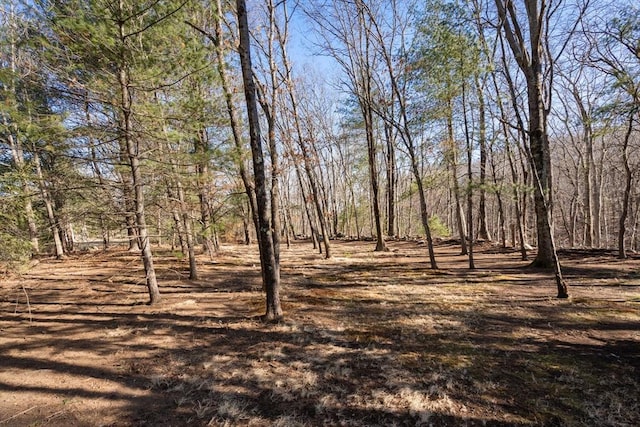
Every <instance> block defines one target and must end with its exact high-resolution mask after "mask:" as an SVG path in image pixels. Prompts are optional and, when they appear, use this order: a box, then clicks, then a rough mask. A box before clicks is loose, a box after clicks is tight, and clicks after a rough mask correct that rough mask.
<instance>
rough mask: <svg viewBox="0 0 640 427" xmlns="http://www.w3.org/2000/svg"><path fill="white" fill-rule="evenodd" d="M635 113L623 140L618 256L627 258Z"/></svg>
mask: <svg viewBox="0 0 640 427" xmlns="http://www.w3.org/2000/svg"><path fill="white" fill-rule="evenodd" d="M633 120H634V113H631V114H629V125H628V126H627V131H626V132H625V135H624V139H623V141H622V166H623V167H624V183H625V185H624V194H623V196H622V212H621V213H620V218H619V219H618V258H620V259H625V258H627V247H626V243H625V237H626V233H627V218H628V216H629V201H630V198H631V191H632V185H633V173H632V171H631V167H630V166H629V139H630V138H631V133H632V131H633Z"/></svg>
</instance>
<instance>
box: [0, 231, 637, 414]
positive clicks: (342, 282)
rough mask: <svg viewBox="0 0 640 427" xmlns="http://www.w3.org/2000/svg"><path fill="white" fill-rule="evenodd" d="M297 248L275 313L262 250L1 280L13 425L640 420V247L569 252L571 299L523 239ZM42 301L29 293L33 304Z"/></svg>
mask: <svg viewBox="0 0 640 427" xmlns="http://www.w3.org/2000/svg"><path fill="white" fill-rule="evenodd" d="M332 244H333V253H334V257H333V258H331V259H329V260H325V259H324V258H323V257H322V255H318V254H315V253H312V249H311V245H310V243H309V242H300V241H297V242H293V244H292V246H291V248H289V249H285V248H284V247H283V249H282V284H283V289H282V302H283V308H284V311H285V320H284V321H283V322H281V323H278V324H265V323H262V322H261V321H259V320H258V317H259V315H260V314H262V313H263V312H264V296H263V294H262V290H261V278H260V267H259V261H258V257H257V247H256V246H249V247H247V246H244V245H224V246H223V247H222V251H221V252H220V253H219V254H218V255H217V257H216V258H215V259H214V260H209V258H207V257H205V256H204V255H200V256H199V258H198V261H199V263H198V268H199V275H200V280H197V281H190V280H188V265H187V262H186V261H185V260H181V259H180V258H179V257H176V254H175V253H173V252H171V251H170V250H169V249H165V250H156V253H155V256H156V267H157V274H158V278H159V283H160V286H161V288H160V290H161V293H162V302H161V303H160V304H159V305H154V306H148V305H146V304H144V302H145V301H146V298H147V290H146V287H145V285H144V271H143V269H142V265H141V262H140V259H139V255H138V254H137V253H131V252H126V251H124V250H122V248H119V249H117V248H114V249H111V250H109V251H106V252H102V251H92V252H86V253H81V254H77V255H73V256H71V257H69V258H67V259H65V260H62V261H57V260H54V259H42V260H41V261H40V262H39V263H38V264H37V265H35V266H33V267H32V268H31V269H30V270H29V271H28V272H25V273H24V274H22V275H20V276H15V277H8V278H5V279H3V280H2V282H1V283H2V284H1V285H0V303H1V307H2V308H1V310H0V315H1V318H0V355H1V360H2V362H1V369H0V426H181V425H194V426H199V425H203V426H204V425H214V426H217V425H228V426H231V425H233V426H242V425H246V426H278V425H279V426H296V425H300V426H303V425H308V426H316V425H345V426H373V425H385V426H387V425H434V426H445V425H454V426H455V425H490V426H491V425H494V426H495V425H505V426H506V425H509V426H512V425H523V426H524V425H568V426H571V425H600V426H607V425H608V426H632V425H640V399H639V397H640V395H639V390H640V257H639V256H637V255H634V256H632V257H631V258H630V259H627V260H624V261H623V260H618V259H616V258H615V257H614V253H613V252H607V251H587V250H582V251H579V250H572V251H561V252H560V259H561V262H562V265H563V267H564V273H565V277H566V279H567V281H568V284H569V292H570V295H571V298H570V299H568V300H559V299H556V298H554V296H555V285H554V282H553V278H552V276H551V274H550V273H549V272H545V271H537V270H531V269H527V268H525V266H526V265H527V262H526V261H521V260H520V259H519V253H517V252H516V251H511V250H502V249H500V248H498V247H496V246H493V245H490V244H484V245H481V246H478V247H476V266H477V267H478V268H477V269H476V270H474V271H471V270H469V269H468V268H467V258H466V257H464V256H460V255H459V247H458V246H455V245H454V244H452V243H451V242H441V243H439V244H438V245H437V246H436V254H437V256H438V262H439V266H440V268H441V269H440V270H437V271H434V270H431V269H429V268H428V265H429V264H428V257H427V251H426V247H425V245H421V244H419V243H418V242H410V241H390V242H388V245H389V248H390V249H391V251H389V252H373V251H372V249H373V245H374V243H372V242H355V241H334V242H332ZM26 296H28V298H29V299H28V303H27V300H26Z"/></svg>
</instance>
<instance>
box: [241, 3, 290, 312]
mask: <svg viewBox="0 0 640 427" xmlns="http://www.w3.org/2000/svg"><path fill="white" fill-rule="evenodd" d="M236 11H237V14H238V32H239V35H240V43H239V46H238V53H239V55H240V63H241V67H242V81H243V83H244V95H245V99H246V103H247V116H248V120H249V138H250V143H251V154H252V160H253V172H254V179H255V191H256V202H257V213H258V229H257V230H256V231H257V233H258V235H259V236H260V238H259V239H258V240H259V241H258V246H259V248H260V265H261V269H262V278H263V281H264V282H263V283H264V289H265V291H266V312H265V315H264V319H265V320H266V321H277V320H280V319H281V318H282V317H283V313H282V307H281V305H280V268H279V265H278V264H277V261H276V260H277V259H278V258H277V256H276V253H275V246H274V243H273V236H272V234H273V230H272V229H271V222H270V219H269V200H268V195H267V183H266V174H265V165H264V157H263V151H262V140H261V137H260V119H259V116H258V101H257V97H256V86H255V82H254V77H253V69H252V65H251V47H250V43H251V41H250V35H249V23H248V18H247V6H246V2H245V0H236Z"/></svg>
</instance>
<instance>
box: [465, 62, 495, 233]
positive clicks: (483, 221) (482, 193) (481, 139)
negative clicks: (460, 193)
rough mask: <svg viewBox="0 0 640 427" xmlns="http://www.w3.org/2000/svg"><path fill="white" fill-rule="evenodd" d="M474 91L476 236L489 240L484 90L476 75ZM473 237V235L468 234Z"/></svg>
mask: <svg viewBox="0 0 640 427" xmlns="http://www.w3.org/2000/svg"><path fill="white" fill-rule="evenodd" d="M475 83H476V92H477V95H478V114H479V117H478V121H479V123H478V131H479V135H478V144H479V147H480V176H479V178H480V181H479V182H478V188H479V190H478V192H479V201H478V220H479V225H478V238H480V239H483V240H491V235H490V234H489V230H488V228H487V207H486V204H487V200H486V198H487V191H486V176H487V121H486V112H485V101H484V92H483V88H482V85H480V82H479V79H478V76H477V75H476V76H475ZM469 238H470V239H473V235H470V236H469Z"/></svg>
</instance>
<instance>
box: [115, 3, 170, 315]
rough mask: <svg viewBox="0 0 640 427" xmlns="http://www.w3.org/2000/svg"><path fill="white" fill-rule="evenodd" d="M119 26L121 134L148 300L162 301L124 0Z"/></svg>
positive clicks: (152, 302) (121, 5)
mask: <svg viewBox="0 0 640 427" xmlns="http://www.w3.org/2000/svg"><path fill="white" fill-rule="evenodd" d="M118 6H119V9H118V12H119V17H118V19H119V21H118V23H117V24H118V30H119V37H120V49H121V52H120V64H118V68H119V69H118V83H119V86H120V105H119V108H120V113H121V114H122V124H123V128H122V129H120V130H121V135H120V137H121V138H122V139H123V140H124V145H125V146H126V149H127V156H128V158H129V166H130V167H131V184H132V185H133V196H134V200H133V202H134V207H135V221H136V230H137V235H138V244H139V245H140V249H141V255H142V264H143V265H144V271H145V275H146V283H147V290H148V292H149V304H155V303H158V302H160V290H159V288H158V281H157V279H156V271H155V268H154V265H153V254H152V252H151V242H150V241H149V234H148V229H147V222H146V218H145V211H144V183H143V179H142V170H141V164H140V157H139V154H138V148H139V147H138V143H137V141H135V140H134V135H133V124H132V120H131V114H132V104H133V102H132V96H131V92H130V87H129V85H130V80H129V73H128V64H127V59H126V56H125V49H126V44H127V35H126V32H125V28H124V24H125V21H124V19H125V17H124V15H125V11H124V6H123V1H122V0H119V2H118Z"/></svg>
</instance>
